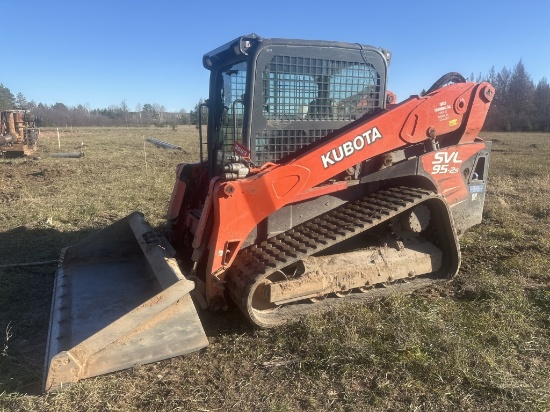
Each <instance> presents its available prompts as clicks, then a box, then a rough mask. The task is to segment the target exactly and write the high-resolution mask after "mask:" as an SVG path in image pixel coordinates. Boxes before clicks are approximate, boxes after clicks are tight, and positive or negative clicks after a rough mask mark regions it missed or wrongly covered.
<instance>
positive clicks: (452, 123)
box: [449, 119, 458, 127]
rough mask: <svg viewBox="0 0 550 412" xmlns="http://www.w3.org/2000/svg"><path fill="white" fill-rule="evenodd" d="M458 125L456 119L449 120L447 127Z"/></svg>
mask: <svg viewBox="0 0 550 412" xmlns="http://www.w3.org/2000/svg"><path fill="white" fill-rule="evenodd" d="M457 124H458V119H452V120H449V126H451V127H452V126H456V125H457Z"/></svg>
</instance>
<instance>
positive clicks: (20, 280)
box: [0, 126, 550, 411]
mask: <svg viewBox="0 0 550 412" xmlns="http://www.w3.org/2000/svg"><path fill="white" fill-rule="evenodd" d="M149 136H152V137H156V138H159V139H161V140H165V141H169V142H172V143H176V144H179V145H181V146H183V148H184V150H185V152H183V153H182V152H173V151H167V150H163V149H158V148H155V147H154V146H152V145H151V144H149V143H146V144H145V153H144V144H143V138H144V137H149ZM486 137H488V138H492V139H495V140H496V141H495V143H494V146H493V149H494V150H493V155H492V159H491V170H490V176H489V188H488V198H487V204H486V212H485V217H484V222H483V223H482V224H481V225H479V226H477V227H476V228H474V229H473V230H471V231H470V232H468V233H467V234H466V235H465V236H464V237H463V238H462V242H461V243H462V249H463V267H462V270H461V273H460V274H459V275H458V276H457V278H456V279H454V280H453V281H452V282H448V283H440V284H437V285H435V286H433V287H431V288H429V289H426V290H424V291H422V292H421V293H417V294H414V295H412V296H400V295H395V296H391V297H390V298H386V299H384V300H382V301H378V302H375V303H372V304H369V305H361V306H357V305H354V306H348V307H343V308H341V309H340V310H338V311H336V312H333V313H327V314H324V315H314V316H311V317H309V318H307V319H304V320H303V321H301V322H299V323H297V324H294V325H289V326H286V327H283V328H280V329H277V330H268V331H263V330H256V329H254V328H252V327H251V326H250V325H249V324H248V323H247V322H246V320H245V319H244V318H243V317H242V316H241V315H240V313H239V312H238V311H237V310H236V309H234V308H231V309H230V310H229V312H227V313H221V314H213V313H209V312H200V316H201V319H202V321H203V323H204V325H205V329H206V332H207V335H208V337H209V339H210V341H211V345H210V346H209V347H208V348H206V349H204V350H202V351H200V352H198V353H194V354H191V355H188V356H184V357H179V358H174V359H170V360H167V361H163V362H158V363H155V364H152V365H146V366H142V367H138V368H135V369H133V370H128V371H123V372H119V373H114V374H111V375H108V376H103V377H98V378H93V379H89V380H86V381H83V382H81V383H78V384H76V385H74V386H72V387H70V388H68V389H67V390H64V391H62V392H60V393H57V394H49V395H43V394H40V381H41V377H42V362H43V356H44V350H45V340H46V333H47V322H48V316H49V305H50V293H51V287H52V282H53V276H54V267H52V266H39V267H27V268H21V267H19V268H3V269H2V268H0V307H1V308H2V311H1V313H0V350H2V349H3V348H4V347H6V349H5V350H4V351H3V352H2V353H1V354H0V410H14V411H15V410H52V411H74V410H111V411H134V410H135V411H138V410H139V411H141V410H150V411H160V410H190V411H195V410H203V411H207V410H209V411H210V410H220V411H225V410H243V411H294V410H312V411H317V410H327V411H333V410H335V411H338V410H342V411H354V410H358V411H364V410H380V411H385V410H434V411H440V410H457V411H459V410H460V411H463V410H470V411H479V410H484V411H486V410H494V411H497V410H498V411H507V410H510V411H512V410H514V411H515V410H526V411H544V410H550V357H549V355H548V353H549V349H550V345H549V344H550V336H549V332H548V331H549V330H550V286H549V285H550V257H549V256H550V240H549V239H550V236H549V235H548V233H550V208H549V206H548V205H549V204H550V162H548V161H547V159H548V158H549V156H550V135H548V134H502V135H500V134H490V135H486ZM61 140H62V142H61V143H62V148H61V151H74V147H75V146H77V145H79V144H80V143H81V142H82V141H83V142H84V143H85V144H86V157H84V158H82V159H54V158H52V157H50V156H49V154H50V153H53V152H57V151H59V149H58V148H57V135H56V134H55V132H54V131H48V132H47V133H45V134H44V135H43V138H42V148H41V149H40V152H39V153H38V154H39V155H40V156H41V160H32V159H26V160H13V161H5V160H2V161H0V182H1V185H2V186H1V188H2V190H1V195H0V196H1V197H0V232H1V233H0V256H1V261H2V264H7V263H20V262H31V261H38V260H48V259H55V258H56V257H57V254H58V252H59V250H60V249H61V247H63V246H67V245H69V244H71V243H74V242H75V241H76V240H77V239H79V238H82V237H84V236H86V235H88V234H89V233H90V232H92V231H95V230H97V229H99V228H101V227H103V226H105V225H107V224H109V223H111V222H113V221H115V220H117V219H119V218H120V217H123V216H125V215H126V214H127V213H129V212H130V211H133V210H141V211H143V212H144V214H145V216H146V217H147V218H148V219H149V221H150V222H151V223H152V224H153V225H155V226H160V225H162V223H163V220H164V217H165V211H166V207H167V203H168V199H169V196H170V192H171V190H172V184H173V177H174V167H175V165H176V164H177V163H179V162H180V161H195V160H197V158H198V150H197V145H196V142H197V134H196V130H195V129H194V128H184V127H181V126H180V127H179V128H178V130H177V132H172V131H171V130H170V129H139V128H135V129H132V128H129V129H124V128H120V129H119V128H113V129H82V130H80V129H79V130H74V131H72V132H71V131H64V132H63V133H62V137H61ZM145 154H146V159H147V167H146V164H145ZM8 325H9V328H10V329H9V330H10V335H11V336H10V337H9V339H7V334H5V333H4V332H5V331H6V330H7V329H6V328H7V327H8Z"/></svg>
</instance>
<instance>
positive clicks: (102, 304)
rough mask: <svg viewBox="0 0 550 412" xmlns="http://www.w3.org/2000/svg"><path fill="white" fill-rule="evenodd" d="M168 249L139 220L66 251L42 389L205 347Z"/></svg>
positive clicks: (185, 283)
mask: <svg viewBox="0 0 550 412" xmlns="http://www.w3.org/2000/svg"><path fill="white" fill-rule="evenodd" d="M171 256H173V249H172V247H171V246H170V245H169V243H168V242H167V241H166V239H165V238H164V237H162V236H158V235H157V234H156V233H155V232H153V231H152V230H151V228H150V226H149V225H148V224H147V223H146V222H145V220H144V218H143V215H142V214H141V213H137V212H135V213H132V214H131V215H129V216H127V217H125V218H124V219H122V220H119V221H118V222H115V223H114V224H112V225H111V226H108V227H106V228H105V229H103V230H101V231H99V232H97V233H95V234H94V235H92V236H90V237H88V238H86V239H84V240H82V241H81V242H79V243H77V244H76V245H74V246H71V247H69V248H67V249H64V250H63V251H62V253H61V258H60V261H59V265H58V269H57V273H56V279H55V285H54V292H53V300H52V309H51V316H50V328H49V333H48V344H47V349H46V364H45V376H44V389H45V390H46V391H50V390H55V389H59V388H61V387H62V386H63V385H65V384H68V383H71V382H76V381H78V380H80V379H84V378H89V377H92V376H98V375H102V374H105V373H109V372H114V371H117V370H121V369H126V368H131V367H133V366H136V365H140V364H146V363H151V362H156V361H159V360H162V359H167V358H171V357H173V356H178V355H182V354H185V353H190V352H194V351H197V350H199V349H201V348H204V347H205V346H207V345H208V340H207V338H206V335H205V333H204V330H203V328H202V325H201V323H200V320H199V317H198V314H197V312H196V309H195V306H194V304H193V301H192V299H191V296H190V295H189V292H190V291H191V290H193V288H194V286H195V284H194V282H192V281H190V280H187V279H186V278H185V277H184V276H183V275H182V273H181V271H180V269H179V267H178V265H177V262H176V261H175V259H173V258H172V257H171Z"/></svg>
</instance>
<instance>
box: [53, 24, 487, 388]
mask: <svg viewBox="0 0 550 412" xmlns="http://www.w3.org/2000/svg"><path fill="white" fill-rule="evenodd" d="M390 58H391V54H390V52H388V51H387V50H385V49H381V48H375V47H371V46H366V45H360V44H349V43H338V42H326V41H305V40H285V39H264V38H261V37H259V36H257V35H254V34H251V35H247V36H242V37H239V38H237V39H235V40H233V41H231V42H229V43H227V44H225V45H224V46H221V47H219V48H218V49H216V50H214V51H212V52H210V53H207V54H205V55H204V58H203V64H204V66H205V68H207V69H208V70H210V72H211V77H210V94H209V98H208V100H207V103H206V104H205V106H206V107H207V108H208V119H202V117H200V116H199V123H200V124H202V123H203V121H205V120H207V125H208V127H207V134H206V138H205V139H204V138H203V136H202V134H201V135H200V142H199V144H200V148H201V151H200V153H201V154H200V159H199V161H198V162H197V163H193V164H180V165H178V167H177V170H176V181H175V185H174V190H173V193H172V197H171V199H170V203H169V207H168V221H167V230H166V235H167V237H164V236H162V235H160V234H158V233H155V232H154V231H152V230H151V228H150V227H149V226H148V225H147V224H146V222H145V221H144V219H143V216H142V215H141V214H139V213H134V214H132V215H130V216H128V217H127V218H125V219H123V220H121V221H119V222H116V223H115V224H113V225H112V226H109V227H107V228H105V229H104V230H102V231H100V232H98V233H96V234H94V235H93V236H92V237H90V238H88V239H85V240H83V241H82V242H80V243H79V244H76V245H74V246H72V247H69V248H67V249H66V250H64V251H63V252H62V257H61V259H60V263H59V270H58V273H57V276H56V285H55V288H54V298H53V302H52V316H51V323H50V333H49V338H48V351H47V355H46V374H45V375H46V376H45V389H46V390H50V389H56V388H59V387H61V386H62V385H64V384H66V383H70V382H74V381H77V380H79V379H82V378H86V377H90V376H96V375H100V374H103V373H107V372H111V371H115V370H119V369H123V368H127V367H131V366H133V365H136V364H143V363H148V362H153V361H156V360H160V359H165V358H169V357H172V356H176V355H180V354H184V353H188V352H191V351H195V350H198V349H200V348H202V347H204V346H206V345H207V344H208V341H207V339H206V336H205V334H204V331H203V329H202V327H201V324H200V320H199V319H198V315H197V313H196V310H195V306H194V303H193V301H192V300H191V298H190V292H191V290H193V289H194V292H193V294H192V295H193V297H194V300H195V304H197V305H200V306H203V307H204V308H206V307H209V308H210V309H213V310H217V309H224V308H226V307H227V303H226V302H227V300H226V299H228V298H231V299H232V300H233V301H234V302H235V303H236V305H237V306H238V307H239V308H240V309H241V310H242V311H243V312H244V313H245V314H246V316H247V317H248V318H249V319H250V320H251V321H252V322H253V323H254V324H256V325H258V326H260V327H273V326H277V325H281V324H283V323H285V322H289V321H294V320H296V319H298V318H300V317H301V316H303V315H305V314H307V313H310V312H312V311H315V310H320V309H327V308H330V307H333V306H334V305H336V304H339V303H341V302H347V301H357V300H361V299H365V298H371V297H373V296H380V295H382V294H385V293H388V291H391V290H403V291H410V290H414V289H416V288H419V287H422V286H424V285H426V284H428V283H430V282H433V281H434V280H435V279H441V278H449V277H451V276H453V275H454V274H455V273H456V272H457V271H458V269H459V267H460V248H459V242H458V239H459V237H460V235H461V234H462V233H464V231H465V230H466V229H468V228H469V227H471V226H473V225H475V224H478V223H480V222H481V217H482V211H483V204H484V199H485V191H486V182H487V172H488V165H489V154H490V143H489V142H485V141H483V140H482V139H480V138H479V137H478V133H479V131H480V129H481V127H482V125H483V122H484V120H485V117H486V115H487V111H488V109H489V106H490V104H491V101H492V99H493V95H494V88H493V87H492V86H491V85H490V84H488V83H485V82H484V83H472V82H466V81H465V80H464V78H463V77H462V76H460V75H459V74H457V73H449V74H448V75H445V76H443V77H442V78H441V79H439V80H438V81H437V82H436V83H435V84H434V86H432V87H431V88H430V89H429V90H428V91H427V92H426V93H424V94H423V95H422V96H412V97H410V98H409V99H407V100H405V101H403V102H401V103H399V104H396V103H395V95H394V94H393V93H391V92H389V91H388V90H387V73H388V65H389V62H390ZM200 114H202V110H199V115H200ZM199 130H202V128H200V127H199Z"/></svg>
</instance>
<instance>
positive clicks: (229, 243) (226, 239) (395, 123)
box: [205, 82, 494, 299]
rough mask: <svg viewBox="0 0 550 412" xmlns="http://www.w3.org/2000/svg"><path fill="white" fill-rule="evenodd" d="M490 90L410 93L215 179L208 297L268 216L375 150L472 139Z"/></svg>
mask: <svg viewBox="0 0 550 412" xmlns="http://www.w3.org/2000/svg"><path fill="white" fill-rule="evenodd" d="M493 95H494V88H493V87H492V86H491V85H490V84H488V83H485V82H484V83H479V84H477V83H458V84H453V85H450V86H447V87H444V88H441V89H438V90H435V91H434V92H432V93H430V94H428V95H426V96H423V97H418V96H413V97H411V98H410V99H408V100H406V101H404V102H403V103H401V104H399V105H397V106H395V107H393V108H392V109H390V110H386V111H384V112H382V113H380V114H378V115H376V116H373V117H370V118H368V119H367V120H364V121H361V120H359V121H357V122H356V123H355V126H354V127H351V128H349V129H347V130H346V131H345V132H343V133H341V134H337V135H335V136H333V137H332V138H330V139H329V140H323V141H322V143H321V144H315V145H312V148H311V149H309V150H306V151H305V152H304V153H302V154H301V155H299V156H298V157H296V158H294V159H292V160H290V161H288V162H286V163H281V164H268V165H267V166H265V167H264V168H262V170H261V171H260V172H259V173H257V174H255V175H252V176H250V177H247V178H245V179H241V180H236V181H230V182H227V181H225V182H221V181H220V182H218V183H216V184H215V185H214V186H213V188H212V192H211V196H209V198H210V199H212V202H213V213H210V214H209V218H211V219H213V227H212V234H211V236H210V241H209V250H210V255H209V259H208V267H207V279H206V284H207V296H208V297H209V299H211V298H212V297H213V296H215V295H221V294H222V293H223V292H222V291H223V286H222V283H223V277H224V272H225V270H226V269H227V268H229V266H230V265H231V263H232V262H233V259H234V258H235V256H236V254H237V252H238V251H239V249H240V248H241V246H242V244H243V242H244V240H245V239H246V237H247V235H248V234H249V233H250V231H251V230H252V229H253V228H254V227H255V226H256V225H257V224H258V223H259V222H261V221H262V220H263V219H265V218H266V217H267V216H269V215H270V214H272V213H273V212H275V211H276V210H278V209H280V208H281V207H283V206H285V205H287V204H289V203H292V202H293V201H295V199H296V198H297V197H298V196H301V197H303V196H304V195H305V194H306V192H307V191H308V190H311V189H313V188H315V187H316V186H318V185H320V184H321V183H323V182H326V181H327V180H329V179H331V178H333V177H334V176H336V175H338V174H339V173H340V172H342V171H345V170H346V169H347V168H349V167H351V166H353V165H356V164H359V163H361V162H363V161H365V160H368V159H371V158H373V157H375V156H378V155H380V154H384V153H388V152H392V151H394V150H397V149H400V148H403V147H405V146H409V145H411V144H416V143H421V142H425V141H429V140H430V139H433V140H434V144H433V147H434V148H435V147H436V144H435V138H436V137H440V136H448V137H451V138H452V137H453V136H454V137H456V139H454V144H457V143H458V142H460V143H470V142H472V141H473V140H474V139H475V138H476V137H477V134H478V132H479V130H480V129H481V127H482V125H483V122H484V120H485V117H486V115H487V111H488V109H489V106H490V102H491V101H492V98H493ZM314 190H315V189H314ZM205 218H206V217H205ZM209 274H210V275H209ZM213 279H217V280H219V281H220V282H214V280H213Z"/></svg>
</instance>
